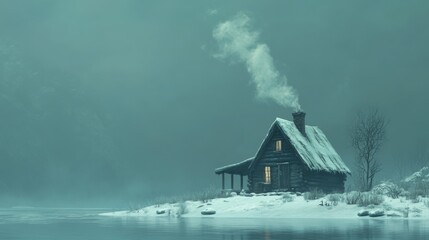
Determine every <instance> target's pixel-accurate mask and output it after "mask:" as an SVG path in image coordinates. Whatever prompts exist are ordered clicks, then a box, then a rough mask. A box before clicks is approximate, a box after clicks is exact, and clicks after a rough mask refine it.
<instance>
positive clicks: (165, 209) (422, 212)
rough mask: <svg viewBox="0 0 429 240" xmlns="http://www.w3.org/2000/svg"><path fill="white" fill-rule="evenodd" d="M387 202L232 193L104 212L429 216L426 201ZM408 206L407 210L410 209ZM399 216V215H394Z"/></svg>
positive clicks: (168, 214)
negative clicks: (367, 203)
mask: <svg viewBox="0 0 429 240" xmlns="http://www.w3.org/2000/svg"><path fill="white" fill-rule="evenodd" d="M384 199H385V200H384V202H383V203H382V204H380V205H377V206H372V207H358V206H357V205H347V204H346V203H344V202H339V203H338V205H336V206H333V204H332V203H329V202H328V203H329V204H330V206H320V203H321V201H322V200H323V201H324V202H326V200H325V199H324V198H321V199H318V200H309V201H306V200H305V199H304V197H302V196H294V198H293V201H291V202H287V201H285V200H284V198H283V196H282V195H276V194H265V195H254V196H240V195H238V196H233V197H228V198H216V199H213V200H210V201H209V202H207V203H202V202H201V201H187V202H184V203H175V204H160V205H153V206H149V207H145V208H142V209H139V210H135V211H119V212H111V213H103V214H101V215H103V216H118V217H128V216H138V217H144V216H148V217H177V216H180V217H216V218H219V217H222V218H226V217H228V218H369V217H368V216H365V217H359V216H357V213H358V212H359V211H362V210H369V211H375V210H382V211H384V214H385V215H384V216H382V217H378V218H404V215H406V214H404V213H407V212H408V218H411V219H419V218H425V219H429V207H427V206H425V204H424V203H423V202H419V203H412V202H411V201H410V200H406V199H405V198H399V199H392V198H389V197H385V198H384ZM407 209H408V210H407ZM207 210H208V211H213V210H214V211H216V214H214V215H202V214H201V212H202V211H207ZM391 215H396V216H391Z"/></svg>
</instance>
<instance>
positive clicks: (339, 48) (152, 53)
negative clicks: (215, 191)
mask: <svg viewBox="0 0 429 240" xmlns="http://www.w3.org/2000/svg"><path fill="white" fill-rule="evenodd" d="M427 12H429V2H428V1H406V2H405V1H399V0H380V1H372V0H371V1H369V0H362V1H344V0H328V1H316V0H314V1H302V0H296V1H283V0H273V1H269V2H267V1H248V0H238V1H233V2H232V1H208V0H189V1H186V2H184V1H140V0H122V1H105V0H74V1H67V0H36V1H27V0H1V1H0V29H1V31H0V163H1V168H0V206H18V205H28V206H115V207H124V206H128V205H137V204H141V203H144V202H145V201H148V199H153V198H156V197H162V196H171V195H180V194H183V193H191V192H195V191H201V190H203V189H206V188H208V187H215V188H218V187H220V183H221V181H220V177H219V176H216V175H215V174H214V169H215V168H217V167H220V166H223V165H226V164H231V163H235V162H239V161H242V160H244V159H246V158H248V157H252V156H253V155H254V154H255V153H256V151H257V149H258V147H259V145H260V143H261V141H262V140H263V138H264V136H265V135H266V132H267V130H268V128H269V126H270V125H271V123H272V122H273V121H274V120H275V118H276V117H282V118H285V119H291V118H292V117H291V113H292V112H293V111H294V108H293V107H291V105H290V104H289V105H288V104H286V105H282V104H279V102H278V101H276V100H275V99H273V98H270V97H266V95H262V96H261V94H260V91H259V90H260V88H259V86H260V85H258V82H255V79H256V78H257V77H258V76H259V77H260V79H262V80H264V79H266V78H265V77H264V76H265V75H255V74H256V73H257V72H255V71H256V70H254V69H253V68H252V66H256V65H248V64H249V61H248V58H247V57H248V55H246V54H245V55H239V56H238V55H237V56H238V58H237V56H235V57H236V58H234V56H233V57H231V56H226V55H225V51H224V50H225V49H223V48H222V47H223V45H222V40H219V38H217V37H219V35H216V32H215V29H216V28H217V27H218V26H220V24H222V23H225V22H227V21H232V20H233V19H234V18H237V16H246V17H247V18H248V19H247V20H246V21H248V22H247V23H246V24H248V25H247V27H248V31H250V33H255V34H257V36H258V37H257V39H256V40H255V41H254V42H252V43H251V45H249V46H250V48H249V49H250V50H252V49H254V48H256V47H255V46H265V47H263V48H262V50H264V51H263V52H262V53H264V54H265V55H263V56H265V57H267V59H268V60H270V61H271V63H272V64H271V65H269V66H268V68H267V69H268V70H272V73H275V74H277V75H275V74H274V75H275V76H278V78H276V79H277V80H278V81H283V80H286V79H287V85H281V84H280V85H276V86H281V87H286V86H287V87H290V88H287V89H292V90H293V91H292V92H293V94H296V97H297V99H299V105H300V107H301V108H302V110H303V111H305V112H306V113H307V118H306V121H307V124H310V125H316V126H319V127H320V128H321V129H322V130H323V131H324V132H325V134H326V135H327V137H328V138H329V139H330V141H331V143H332V145H333V146H334V147H335V149H336V150H337V152H338V153H339V154H340V156H341V157H342V158H343V160H344V162H345V163H346V164H347V165H349V166H350V167H351V168H352V169H353V166H354V154H353V149H352V148H351V144H350V137H349V135H350V128H351V126H352V123H353V120H354V117H355V116H356V113H357V111H359V109H367V108H369V107H377V108H379V109H380V112H382V113H383V114H384V115H385V117H386V119H388V122H389V125H388V129H387V141H386V142H385V144H384V146H383V148H382V150H381V152H380V153H379V155H378V158H379V159H380V161H381V163H382V165H383V171H381V172H380V173H379V175H378V176H377V180H378V181H381V180H387V179H394V180H397V179H400V178H401V177H405V176H406V175H407V174H409V173H412V172H413V171H416V170H418V168H419V167H421V166H422V164H423V162H424V161H426V160H427V159H428V155H429V153H428V149H429V137H428V135H427V133H428V132H429V125H428V124H427V122H428V120H429V111H428V110H427V107H426V104H427V103H428V102H429V95H428V94H427V90H428V89H429V81H428V80H429V72H428V70H427V69H428V64H429V47H428V44H427V43H428V42H429V28H428V27H427V23H428V22H429V15H428V14H427ZM238 39H239V38H238ZM252 44H253V45H252ZM246 51H247V50H246ZM243 56H244V58H241V57H243ZM243 59H244V60H243ZM257 66H259V65H257ZM252 69H253V70H252ZM252 71H253V72H252ZM255 76H256V77H255ZM277 80H276V81H277ZM427 162H428V161H426V163H427ZM348 185H350V186H352V185H353V181H352V180H350V181H348Z"/></svg>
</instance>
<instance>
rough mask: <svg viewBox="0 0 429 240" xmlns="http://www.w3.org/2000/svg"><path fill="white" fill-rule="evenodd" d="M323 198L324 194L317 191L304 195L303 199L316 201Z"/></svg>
mask: <svg viewBox="0 0 429 240" xmlns="http://www.w3.org/2000/svg"><path fill="white" fill-rule="evenodd" d="M324 196H325V194H324V193H323V192H322V191H321V190H319V189H316V190H312V191H310V192H305V193H304V199H305V200H316V199H319V198H322V197H324Z"/></svg>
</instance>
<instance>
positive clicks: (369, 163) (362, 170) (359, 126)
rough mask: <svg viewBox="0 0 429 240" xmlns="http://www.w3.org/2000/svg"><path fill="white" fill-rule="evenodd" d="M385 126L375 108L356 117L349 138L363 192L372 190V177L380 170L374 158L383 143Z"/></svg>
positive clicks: (382, 118)
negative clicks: (355, 155)
mask: <svg viewBox="0 0 429 240" xmlns="http://www.w3.org/2000/svg"><path fill="white" fill-rule="evenodd" d="M386 126H387V122H386V119H385V117H384V116H383V115H382V114H380V112H379V110H378V109H376V108H373V109H369V110H367V111H365V112H364V111H360V112H358V114H357V116H356V122H355V124H354V125H353V128H352V132H351V136H350V137H351V141H352V146H353V148H354V149H355V151H356V154H357V159H356V160H357V162H356V163H357V167H358V177H359V180H360V182H359V184H360V188H361V190H363V191H369V190H371V189H372V186H373V182H374V177H375V175H376V174H377V173H378V172H380V170H381V164H380V162H379V160H378V159H377V158H375V156H376V154H377V153H378V151H379V150H380V148H381V146H382V145H383V143H384V141H385V137H386Z"/></svg>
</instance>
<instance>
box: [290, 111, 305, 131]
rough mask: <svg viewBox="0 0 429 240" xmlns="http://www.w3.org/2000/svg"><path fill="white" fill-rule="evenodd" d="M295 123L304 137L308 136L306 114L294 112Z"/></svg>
mask: <svg viewBox="0 0 429 240" xmlns="http://www.w3.org/2000/svg"><path fill="white" fill-rule="evenodd" d="M292 116H293V123H295V126H296V128H298V130H299V131H300V132H301V134H302V135H304V136H307V135H306V134H305V112H301V111H298V112H294V113H292Z"/></svg>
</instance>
